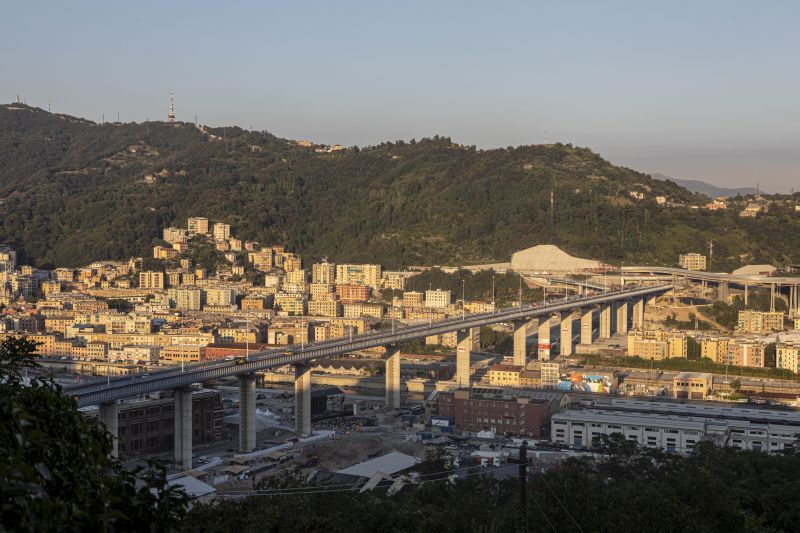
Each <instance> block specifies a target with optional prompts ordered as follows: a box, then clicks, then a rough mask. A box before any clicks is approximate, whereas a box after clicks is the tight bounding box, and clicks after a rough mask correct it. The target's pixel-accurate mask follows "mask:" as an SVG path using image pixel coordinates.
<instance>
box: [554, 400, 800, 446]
mask: <svg viewBox="0 0 800 533" xmlns="http://www.w3.org/2000/svg"><path fill="white" fill-rule="evenodd" d="M550 432H551V439H552V440H553V442H559V443H563V444H569V445H572V446H577V447H590V446H591V444H592V441H593V439H595V438H596V437H598V436H599V435H611V434H614V433H620V434H622V435H623V436H624V437H625V438H626V439H628V440H630V441H634V442H636V443H638V444H639V445H641V446H647V447H651V448H661V449H663V450H665V451H667V452H674V453H681V454H685V453H689V452H691V451H692V449H693V448H694V447H695V446H696V445H697V443H699V442H700V441H709V442H712V443H714V444H716V445H717V446H730V447H734V448H739V449H742V450H752V451H764V452H782V451H783V450H784V449H791V448H792V447H793V445H794V442H795V440H796V438H797V437H796V436H797V435H798V434H800V413H798V412H796V411H789V410H786V411H783V410H773V409H756V408H745V407H733V406H730V407H729V406H727V405H717V404H710V403H705V402H704V403H678V402H669V401H663V400H662V401H658V400H653V401H649V400H623V399H599V400H593V401H588V402H582V403H581V404H580V405H579V406H578V407H577V408H573V409H568V410H566V411H564V412H562V413H558V414H555V415H553V416H552V418H551V421H550Z"/></svg>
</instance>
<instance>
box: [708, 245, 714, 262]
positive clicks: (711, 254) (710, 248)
mask: <svg viewBox="0 0 800 533" xmlns="http://www.w3.org/2000/svg"><path fill="white" fill-rule="evenodd" d="M708 257H709V258H711V257H714V241H708Z"/></svg>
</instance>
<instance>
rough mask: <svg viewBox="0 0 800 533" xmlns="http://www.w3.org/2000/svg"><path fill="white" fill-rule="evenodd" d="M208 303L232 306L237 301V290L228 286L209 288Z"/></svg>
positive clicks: (206, 291)
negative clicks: (227, 287)
mask: <svg viewBox="0 0 800 533" xmlns="http://www.w3.org/2000/svg"><path fill="white" fill-rule="evenodd" d="M205 293H206V305H213V306H223V305H224V306H230V305H233V304H235V303H236V291H235V290H234V289H226V288H211V287H209V288H207V289H205Z"/></svg>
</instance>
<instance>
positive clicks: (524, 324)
mask: <svg viewBox="0 0 800 533" xmlns="http://www.w3.org/2000/svg"><path fill="white" fill-rule="evenodd" d="M538 326H539V321H538V320H537V319H535V318H534V319H533V320H527V319H521V320H514V321H513V322H512V327H513V332H514V364H515V365H517V366H521V367H524V366H525V365H527V363H528V328H529V327H533V328H535V327H538Z"/></svg>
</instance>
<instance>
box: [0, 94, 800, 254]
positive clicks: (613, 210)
mask: <svg viewBox="0 0 800 533" xmlns="http://www.w3.org/2000/svg"><path fill="white" fill-rule="evenodd" d="M213 131H214V133H215V134H217V135H222V136H224V137H225V141H209V140H208V139H207V138H206V137H205V136H204V135H203V134H202V133H200V132H198V131H197V130H196V129H195V128H194V127H179V128H175V127H172V126H169V125H166V124H162V123H148V124H122V125H97V124H92V123H90V122H88V121H81V120H78V119H74V120H65V119H62V118H60V117H57V116H53V115H49V114H47V113H45V112H43V111H39V110H31V112H29V113H19V112H15V111H9V110H7V108H6V107H5V106H0V197H2V198H4V202H3V203H2V204H0V241H3V242H8V243H10V244H13V245H15V246H16V247H17V248H18V249H19V250H20V252H21V260H24V261H27V262H32V263H34V264H36V265H38V266H45V265H56V264H58V265H65V266H77V265H81V264H85V263H87V262H89V261H91V260H94V259H97V258H128V257H131V256H140V255H148V254H147V253H146V252H147V251H148V250H149V249H150V247H151V246H153V245H154V244H156V243H158V242H160V237H161V229H162V228H163V227H166V226H169V225H172V224H179V225H181V226H182V225H183V224H184V221H185V219H186V218H187V217H189V216H208V217H210V218H212V219H215V220H225V221H226V222H229V223H230V224H232V225H233V227H234V228H235V230H236V234H237V235H238V236H239V237H241V238H244V239H248V240H255V241H259V242H262V243H264V244H272V243H281V244H285V245H287V246H288V247H289V248H290V249H292V250H297V251H299V252H300V253H302V254H303V256H304V259H306V260H307V261H308V260H313V259H316V258H319V257H321V256H328V257H330V259H331V260H334V261H337V262H350V261H356V262H357V261H365V262H368V261H377V260H379V261H380V262H381V263H382V264H384V266H386V267H388V268H396V267H402V266H408V265H419V264H425V265H433V264H465V263H485V262H494V261H506V260H508V257H509V256H510V255H511V253H513V252H514V251H515V250H518V249H521V248H525V247H528V246H532V245H535V244H542V243H552V244H556V245H558V246H561V247H562V248H564V249H566V250H567V251H568V252H571V253H574V254H578V255H582V256H591V257H595V258H598V259H602V260H605V261H608V262H611V263H620V262H621V261H625V262H626V263H633V262H648V263H660V264H674V262H675V260H676V258H677V256H678V254H679V253H684V252H687V251H701V250H704V249H705V248H706V246H707V243H708V241H709V240H713V241H714V251H715V253H714V258H713V264H712V265H711V266H713V268H715V269H718V268H724V269H730V268H733V267H736V266H739V265H740V264H741V263H742V259H741V257H745V258H747V260H748V262H772V263H775V264H782V263H785V262H788V261H799V260H800V257H798V256H797V255H796V254H797V252H796V250H800V231H798V230H800V217H796V216H795V215H794V214H793V213H792V212H790V211H788V210H786V209H784V210H781V209H776V210H775V214H774V215H773V211H772V210H770V212H769V213H767V214H766V215H765V216H764V217H762V218H760V219H758V220H747V219H742V218H740V217H738V216H737V214H736V212H735V210H728V211H730V212H720V211H717V212H709V211H706V210H702V209H690V208H689V207H688V205H689V204H693V203H694V204H696V203H700V202H701V201H702V199H701V198H700V197H698V196H697V195H694V194H692V193H690V192H689V191H687V190H685V189H682V188H680V187H678V186H677V185H675V184H674V183H671V182H662V181H657V180H653V179H651V178H650V177H648V176H646V175H644V174H641V173H638V172H635V171H632V170H629V169H625V168H621V167H616V166H614V165H611V164H610V163H609V162H607V161H605V160H603V159H602V158H601V157H599V156H598V155H597V154H595V153H593V152H591V151H590V150H588V149H586V148H577V147H573V146H570V145H561V144H557V145H553V146H549V147H548V146H520V147H515V148H507V149H497V150H475V149H472V148H469V147H463V146H459V145H456V144H454V143H452V142H451V141H450V140H449V139H448V138H446V137H438V138H436V137H434V138H432V139H423V140H420V141H415V142H414V143H404V142H397V143H382V144H381V145H379V146H374V147H366V148H364V147H362V148H361V149H359V150H358V151H356V150H352V149H348V150H342V151H340V152H337V153H331V154H317V153H315V152H314V151H313V150H312V149H309V148H303V147H299V146H297V145H295V144H293V143H290V142H287V141H284V140H281V139H278V138H276V137H274V136H273V135H270V134H268V133H265V132H261V133H259V132H245V131H243V130H240V129H238V128H224V129H223V128H220V129H218V130H216V129H215V130H213ZM142 141H143V144H141V143H142ZM139 146H143V147H144V149H143V150H142V149H141V148H137V147H139ZM128 148H131V149H130V150H129V149H128ZM136 150H138V151H136ZM162 170H166V171H167V172H166V173H165V174H164V175H163V176H162V175H161V174H160V173H161V171H162ZM146 174H159V176H158V179H157V182H156V184H154V185H144V184H143V183H142V178H143V177H144V175H146ZM551 191H552V193H553V200H554V208H553V209H551V207H550V192H551ZM631 191H649V192H648V193H647V198H646V199H644V200H635V199H632V197H631V196H630V194H629V193H630V192H631ZM12 193H13V194H12ZM656 195H663V196H667V197H668V198H669V199H670V200H671V201H673V202H675V203H678V204H684V205H686V207H674V206H664V205H658V204H656V202H655V201H654V200H653V198H654V196H656Z"/></svg>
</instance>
